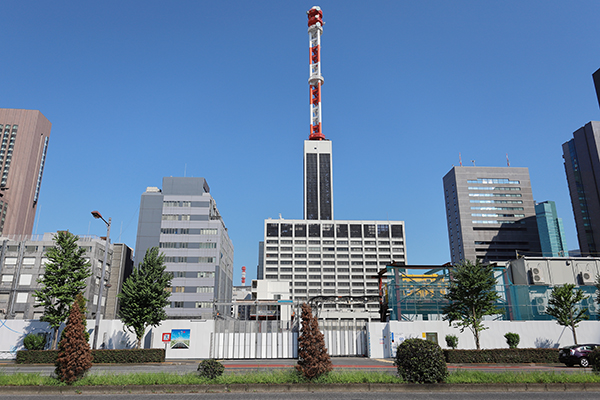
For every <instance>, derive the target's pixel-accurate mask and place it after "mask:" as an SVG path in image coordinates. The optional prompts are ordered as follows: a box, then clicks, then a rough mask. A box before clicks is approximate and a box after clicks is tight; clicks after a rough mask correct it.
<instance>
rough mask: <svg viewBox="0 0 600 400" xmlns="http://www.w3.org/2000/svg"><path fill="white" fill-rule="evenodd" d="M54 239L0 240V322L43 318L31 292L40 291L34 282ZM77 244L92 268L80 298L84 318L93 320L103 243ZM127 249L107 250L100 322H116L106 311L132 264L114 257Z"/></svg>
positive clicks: (89, 239)
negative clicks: (85, 302)
mask: <svg viewBox="0 0 600 400" xmlns="http://www.w3.org/2000/svg"><path fill="white" fill-rule="evenodd" d="M54 236H55V234H54V233H45V234H44V235H40V236H35V237H28V238H27V239H25V240H11V239H6V238H4V239H0V240H1V242H0V276H1V281H0V319H39V318H40V317H41V316H42V315H43V313H44V310H43V308H42V307H34V306H35V304H37V301H36V300H37V299H36V298H35V296H34V292H35V291H36V290H39V289H40V288H41V285H40V284H39V283H37V280H38V279H39V278H40V277H41V276H42V275H43V274H44V270H45V264H46V263H47V262H48V259H47V258H46V251H47V249H48V248H50V247H52V246H54V245H55V243H54V240H53V238H54ZM77 244H78V245H79V247H81V248H83V249H85V255H84V257H85V258H86V259H87V260H88V261H89V262H90V264H91V273H92V275H91V276H90V277H88V278H87V280H86V288H85V290H84V292H83V296H84V298H86V299H87V302H88V303H87V318H88V319H92V318H95V316H96V310H97V307H98V295H99V292H100V279H101V276H102V263H103V261H104V251H105V248H106V241H105V240H104V239H103V238H99V237H96V236H79V240H78V241H77ZM126 249H129V247H127V246H126V245H124V244H112V243H111V244H110V245H109V246H108V255H107V259H106V260H107V261H106V271H105V274H104V285H105V287H106V288H107V289H108V290H103V295H102V299H101V312H102V316H103V318H115V317H114V315H115V311H114V308H113V309H112V310H109V309H110V308H111V307H114V306H111V305H114V304H116V295H117V291H116V290H113V288H115V289H116V288H120V287H121V286H122V283H123V280H124V279H126V278H127V276H128V275H127V274H124V271H127V270H130V269H131V268H130V266H131V263H132V260H131V258H129V259H127V257H126V255H125V256H122V255H119V256H118V258H114V257H113V255H114V254H115V253H119V254H121V253H124V252H127V250H126ZM130 251H131V249H129V252H130ZM130 254H131V253H130ZM107 313H108V314H109V315H107Z"/></svg>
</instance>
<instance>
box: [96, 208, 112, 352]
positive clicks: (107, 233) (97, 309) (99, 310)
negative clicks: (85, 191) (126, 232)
mask: <svg viewBox="0 0 600 400" xmlns="http://www.w3.org/2000/svg"><path fill="white" fill-rule="evenodd" d="M92 215H93V216H94V218H96V219H101V220H102V221H104V223H105V224H106V243H105V245H104V261H102V272H101V273H100V291H99V293H98V307H96V327H95V328H94V341H93V342H92V349H96V348H97V347H96V346H97V344H98V331H99V330H100V315H101V311H102V292H103V289H104V274H105V273H106V257H107V256H108V245H109V244H110V223H111V218H108V222H106V220H105V219H104V218H102V214H100V213H99V212H98V211H92Z"/></svg>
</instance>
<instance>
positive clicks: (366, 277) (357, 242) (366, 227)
mask: <svg viewBox="0 0 600 400" xmlns="http://www.w3.org/2000/svg"><path fill="white" fill-rule="evenodd" d="M264 229H265V230H264V232H265V237H264V243H265V245H264V247H265V249H264V263H263V265H261V266H259V268H260V269H262V271H259V275H262V276H264V278H265V279H266V280H278V281H286V282H287V281H289V282H291V283H292V286H291V288H290V290H291V291H292V292H291V293H292V299H293V300H294V301H295V302H304V301H310V300H311V299H314V298H316V297H321V298H330V299H331V298H333V297H336V296H339V297H344V298H346V301H344V302H332V301H329V300H320V302H321V303H324V304H323V305H322V308H323V312H322V313H321V315H320V316H321V317H322V318H323V319H357V320H363V319H364V320H374V319H378V318H379V302H378V300H376V299H375V298H374V297H375V296H378V294H379V289H378V280H377V272H378V271H379V270H380V269H382V268H385V266H386V265H388V264H390V263H391V262H398V263H405V262H406V250H405V238H404V222H403V221H343V220H335V221H322V220H302V219H298V220H290V219H278V220H277V219H267V220H265V227H264ZM352 297H354V298H364V300H360V301H354V300H353V299H352ZM368 297H371V298H370V299H367V298H368Z"/></svg>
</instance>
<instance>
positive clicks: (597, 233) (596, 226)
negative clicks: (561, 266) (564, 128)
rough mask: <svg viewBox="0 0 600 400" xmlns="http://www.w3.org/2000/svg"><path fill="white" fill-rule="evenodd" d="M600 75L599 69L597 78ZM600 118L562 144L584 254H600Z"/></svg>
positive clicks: (578, 235) (580, 245) (581, 248)
mask: <svg viewBox="0 0 600 400" xmlns="http://www.w3.org/2000/svg"><path fill="white" fill-rule="evenodd" d="M596 78H598V79H600V76H598V71H596V73H595V74H594V79H596ZM599 144H600V122H596V121H591V122H588V123H587V124H585V126H583V127H581V128H579V129H578V130H576V131H575V132H573V139H571V140H569V141H568V142H566V143H564V144H563V145H562V147H563V158H564V160H565V172H566V174H567V182H568V184H569V193H570V195H571V205H572V207H573V214H574V215H575V224H576V226H577V239H578V240H579V249H580V251H581V255H582V256H594V257H597V256H600V247H599V246H600V195H599V192H598V190H599V189H600V152H599V150H598V145H599Z"/></svg>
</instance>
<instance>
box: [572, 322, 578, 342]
mask: <svg viewBox="0 0 600 400" xmlns="http://www.w3.org/2000/svg"><path fill="white" fill-rule="evenodd" d="M571 330H572V331H573V341H574V342H575V344H577V334H576V333H575V326H573V325H571Z"/></svg>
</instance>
